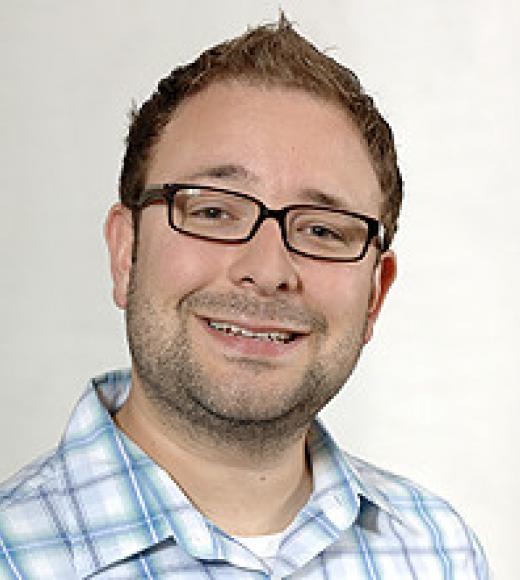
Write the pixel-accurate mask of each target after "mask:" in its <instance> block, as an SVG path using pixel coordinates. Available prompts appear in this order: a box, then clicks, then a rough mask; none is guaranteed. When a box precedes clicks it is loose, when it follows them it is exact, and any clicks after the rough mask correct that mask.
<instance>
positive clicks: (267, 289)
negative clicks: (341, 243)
mask: <svg viewBox="0 0 520 580" xmlns="http://www.w3.org/2000/svg"><path fill="white" fill-rule="evenodd" d="M235 249H236V252H237V257H236V259H235V260H234V261H233V263H232V264H231V267H230V269H229V276H230V278H231V281H232V282H233V284H235V285H237V286H240V287H243V288H246V287H250V288H251V289H252V290H255V291H256V292H257V293H258V294H259V295H262V296H273V295H276V294H278V293H280V292H282V293H286V292H294V291H296V290H298V289H299V288H300V286H301V281H300V276H299V272H298V269H297V268H296V265H295V264H294V261H293V257H292V254H290V252H289V251H288V250H287V249H286V247H285V246H284V243H283V240H282V237H281V232H280V227H279V225H278V223H277V222H276V220H273V219H268V220H266V221H264V222H263V223H262V225H261V226H260V228H259V229H258V231H257V232H256V234H255V235H254V237H253V239H251V240H250V241H249V242H246V243H245V244H243V245H240V246H237V247H236V248H235Z"/></svg>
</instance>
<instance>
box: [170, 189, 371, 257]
mask: <svg viewBox="0 0 520 580" xmlns="http://www.w3.org/2000/svg"><path fill="white" fill-rule="evenodd" d="M260 213H261V209H260V206H259V205H258V204H257V203H255V202H254V201H253V200H251V199H248V198H246V197H241V196H238V195H235V194H233V193H227V192H221V191H213V190H208V189H199V188H186V189H180V190H178V191H176V193H175V196H174V200H173V203H172V204H171V216H170V219H171V222H172V225H173V226H174V227H175V228H176V229H179V230H181V231H184V232H187V233H190V234H192V235H195V236H201V237H204V238H207V239H213V240H218V241H241V240H244V241H245V240H246V239H248V238H249V236H250V234H251V232H252V230H253V229H254V227H255V225H256V223H257V221H258V219H259V216H260ZM284 226H285V230H286V237H287V242H288V244H289V246H291V247H292V248H293V249H295V250H298V251H301V252H304V253H306V254H309V255H313V256H316V257H325V258H327V257H328V258H338V259H348V258H356V257H358V256H360V255H361V254H362V253H363V250H364V248H365V245H366V243H367V239H368V224H367V223H366V222H365V221H363V220H362V219H359V218H357V217H355V216H351V215H348V214H346V213H340V212H335V211H331V210H328V209H318V208H310V207H308V208H307V207H296V208H292V209H290V210H289V211H288V212H287V215H286V218H285V224H284Z"/></svg>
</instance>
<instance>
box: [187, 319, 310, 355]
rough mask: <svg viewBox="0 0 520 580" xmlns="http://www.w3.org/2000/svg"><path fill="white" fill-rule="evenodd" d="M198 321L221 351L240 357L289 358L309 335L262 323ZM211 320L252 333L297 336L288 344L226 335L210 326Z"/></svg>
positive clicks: (219, 320)
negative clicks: (276, 333)
mask: <svg viewBox="0 0 520 580" xmlns="http://www.w3.org/2000/svg"><path fill="white" fill-rule="evenodd" d="M196 319H197V320H198V322H199V324H200V326H201V327H202V328H203V330H204V331H205V332H206V333H207V334H208V335H209V336H210V338H211V339H212V340H214V341H215V342H216V343H217V345H218V348H219V350H224V351H225V352H227V353H228V354H230V355H231V356H237V355H238V356H241V357H247V358H255V359H273V358H280V357H283V356H289V355H291V354H292V353H293V352H294V351H295V350H296V349H297V348H298V347H299V346H301V345H302V343H303V342H304V341H305V338H306V337H307V336H308V335H309V332H302V331H301V330H300V329H296V328H292V327H288V326H283V325H273V323H265V322H260V321H254V322H252V321H248V322H247V323H246V322H244V321H236V320H229V319H223V318H218V317H217V318H215V317H206V316H197V317H196ZM210 320H211V321H214V322H221V323H225V324H232V325H235V326H239V327H241V328H244V329H245V330H249V331H250V332H287V333H291V334H295V335H296V336H295V337H294V338H293V339H292V340H291V341H290V342H287V343H284V342H274V341H270V340H258V339H255V338H248V337H245V336H240V335H233V334H226V333H224V332H222V331H220V330H216V329H215V328H212V327H211V326H210V325H209V321H210Z"/></svg>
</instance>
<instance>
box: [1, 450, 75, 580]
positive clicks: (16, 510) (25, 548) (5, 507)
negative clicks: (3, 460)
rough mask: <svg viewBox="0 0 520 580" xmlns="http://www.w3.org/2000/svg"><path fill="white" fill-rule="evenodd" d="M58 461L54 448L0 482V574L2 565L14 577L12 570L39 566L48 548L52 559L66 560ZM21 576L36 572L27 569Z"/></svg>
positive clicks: (61, 486) (62, 491) (31, 568)
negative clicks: (25, 573)
mask: <svg viewBox="0 0 520 580" xmlns="http://www.w3.org/2000/svg"><path fill="white" fill-rule="evenodd" d="M60 464H61V461H60V455H59V452H58V451H56V450H55V451H53V452H51V453H48V454H47V455H45V456H43V457H41V458H39V459H37V460H35V461H33V462H32V463H30V464H29V465H27V466H25V467H24V468H23V469H21V470H20V471H19V472H18V473H16V474H15V475H13V476H12V477H11V478H9V479H8V480H7V481H5V482H4V483H2V484H0V577H4V576H2V571H4V572H5V570H6V569H7V571H9V572H11V575H13V574H14V577H17V576H16V573H15V571H20V570H24V571H27V570H34V569H35V568H34V567H38V566H40V567H41V566H43V565H44V563H43V559H45V562H48V557H49V556H48V555H49V551H51V552H52V554H53V562H55V563H60V565H61V562H64V563H66V562H68V548H67V542H66V541H64V534H63V525H64V521H63V517H62V516H63V512H64V510H63V499H64V497H66V484H65V482H64V480H63V477H62V475H61V469H60ZM45 565H46V564H45ZM6 566H7V568H6ZM22 576H23V575H22ZM7 577H11V576H10V575H9V576H7ZM23 577H31V578H32V577H37V576H33V575H31V573H29V572H27V575H26V576H23Z"/></svg>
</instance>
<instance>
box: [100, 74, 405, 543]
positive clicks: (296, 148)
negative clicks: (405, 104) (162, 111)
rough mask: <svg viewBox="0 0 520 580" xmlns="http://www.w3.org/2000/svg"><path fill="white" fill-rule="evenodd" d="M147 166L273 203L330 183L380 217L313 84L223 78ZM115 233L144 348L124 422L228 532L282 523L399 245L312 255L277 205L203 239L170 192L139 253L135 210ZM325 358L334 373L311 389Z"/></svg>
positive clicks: (368, 169) (352, 204) (119, 287)
mask: <svg viewBox="0 0 520 580" xmlns="http://www.w3.org/2000/svg"><path fill="white" fill-rule="evenodd" d="M147 177H148V179H147V182H148V184H152V183H153V184H157V183H167V182H170V183H171V182H175V181H184V182H186V181H188V182H195V183H204V184H213V185H217V186H221V187H227V188H230V189H235V190H238V191H244V192H247V193H250V194H252V195H254V196H255V197H257V198H259V199H261V200H262V201H263V202H264V203H266V204H267V205H268V206H269V207H272V208H279V207H283V206H285V205H288V204H291V203H316V200H315V199H311V197H312V195H314V197H315V196H316V195H317V194H316V191H317V190H319V191H320V192H323V193H325V194H328V195H332V196H335V198H336V201H337V202H338V203H339V204H340V205H341V206H342V207H344V208H346V209H352V210H353V211H357V212H359V213H364V214H366V215H368V216H372V217H375V218H379V216H380V206H381V192H380V188H379V184H378V181H377V178H376V175H375V173H374V170H373V168H372V165H371V162H370V159H369V156H368V153H367V151H366V148H365V146H364V144H363V142H362V140H361V138H360V136H359V134H358V132H357V131H356V129H355V128H354V126H353V124H352V123H351V122H350V120H349V119H348V117H347V116H346V115H345V113H344V112H342V111H341V110H340V109H339V108H338V107H337V106H336V105H335V104H333V103H330V102H327V101H324V100H321V99H318V98H316V97H314V96H311V95H309V94H307V93H305V92H303V91H296V90H289V89H284V88H273V87H269V88H266V87H259V86H253V85H249V84H245V83H243V82H227V83H218V84H213V85H211V86H210V87H209V88H207V89H205V90H204V91H203V92H201V93H199V94H197V95H195V96H193V97H191V98H189V99H188V100H186V101H184V102H183V103H182V104H181V105H180V107H179V108H178V109H177V110H176V111H175V113H174V115H173V117H172V119H171V121H170V123H169V124H168V125H167V126H166V127H165V129H164V131H163V134H162V136H161V138H160V140H159V142H158V144H157V146H156V149H155V151H154V155H153V156H152V159H151V161H150V166H149V169H148V176H147ZM311 190H312V191H313V192H314V194H310V193H309V192H310V191H311ZM105 234H106V239H107V244H108V248H109V252H110V258H111V271H112V277H113V282H114V291H113V293H114V300H115V302H116V304H117V305H118V306H119V307H120V308H122V309H129V310H130V312H129V313H127V314H128V327H129V336H130V344H131V349H132V350H133V353H134V360H133V366H132V390H131V393H130V396H129V399H128V401H127V402H126V403H125V405H124V406H123V407H122V409H121V410H120V411H119V412H118V413H117V415H116V417H115V420H116V422H117V423H118V425H119V426H120V427H121V429H122V430H123V431H125V432H126V434H127V435H128V436H129V437H130V438H132V439H133V440H134V441H135V442H136V443H137V444H138V445H139V446H140V447H141V448H142V449H143V450H144V451H145V452H147V453H148V454H149V455H150V456H151V457H152V458H153V459H154V460H155V461H156V462H157V463H158V464H159V465H161V466H162V467H163V468H164V469H165V470H166V471H167V472H168V473H169V474H170V475H171V476H172V477H173V478H174V479H175V480H176V482H177V483H178V484H179V485H180V486H181V487H182V488H183V489H184V491H185V492H186V494H187V495H188V496H189V497H190V499H191V500H192V502H193V503H194V504H195V505H196V506H197V507H198V508H199V509H200V511H201V512H202V513H204V514H205V515H207V516H208V517H209V518H210V519H211V520H212V521H213V522H214V523H216V524H217V525H218V526H220V527H221V528H222V529H223V530H225V531H226V532H228V533H231V534H236V535H257V534H265V533H274V532H277V531H280V530H283V529H284V528H285V527H287V525H289V523H290V522H291V521H292V520H293V519H294V517H295V515H296V513H297V512H298V511H299V510H300V509H301V507H302V506H303V505H304V504H305V502H306V501H307V500H308V498H309V495H310V493H311V491H312V474H311V472H310V469H309V466H308V464H307V461H306V455H305V437H306V432H307V430H308V426H309V424H310V422H311V420H312V418H313V416H314V415H315V412H316V411H317V410H318V408H321V407H322V406H323V405H324V404H325V403H326V402H327V401H328V400H329V399H330V398H331V397H332V396H334V394H335V393H336V392H337V391H338V390H339V389H340V388H341V385H342V384H343V383H344V382H345V380H346V379H347V378H348V376H349V374H350V372H351V371H352V368H353V367H354V366H355V363H356V361H357V358H358V355H359V352H360V350H361V348H362V346H363V344H365V343H366V342H368V341H369V340H370V338H371V336H372V332H373V326H374V323H375V321H376V319H377V316H378V314H379V311H380V308H381V305H382V302H383V300H384V298H385V296H386V294H387V292H388V289H389V288H390V286H391V284H392V282H393V280H394V277H395V256H394V254H393V253H392V252H390V251H388V252H386V253H384V254H383V255H381V256H380V257H379V260H378V257H377V251H376V249H375V247H374V246H371V247H370V249H369V251H368V254H367V255H366V256H365V258H364V259H363V260H362V261H360V262H357V263H333V262H323V261H316V260H312V259H309V258H305V257H302V256H298V255H296V254H293V253H291V252H288V251H287V250H286V248H285V247H284V246H283V243H282V240H281V237H280V231H279V228H278V225H277V224H276V223H275V222H274V221H273V220H267V221H266V222H264V223H263V225H262V226H261V228H260V230H259V231H258V233H257V234H256V236H255V237H254V238H253V239H252V240H251V241H250V242H248V243H247V244H242V245H222V244H216V243H212V242H208V241H203V240H197V239H194V238H190V237H188V236H184V235H182V234H180V233H178V232H175V231H173V230H172V229H171V228H170V227H169V226H168V223H167V220H166V210H165V207H164V206H162V205H152V206H149V207H148V208H146V209H145V210H144V211H143V212H142V216H141V227H140V234H139V243H138V250H137V259H136V261H135V263H134V264H133V265H132V259H131V255H132V245H133V230H132V222H131V215H130V212H129V211H128V210H127V209H126V208H124V207H123V206H121V205H120V204H116V205H115V206H113V207H112V208H111V210H110V212H109V215H108V218H107V222H106V227H105ZM206 318H213V319H218V320H226V321H232V322H235V323H239V324H242V325H244V326H246V327H249V328H254V329H274V330H283V329H289V330H297V331H299V332H302V333H303V336H302V338H301V339H300V340H299V341H298V342H297V344H293V345H291V346H290V347H287V348H286V347H281V348H279V349H273V348H271V347H265V344H262V343H259V342H258V341H251V340H250V339H241V340H237V341H234V342H231V343H230V342H229V341H228V342H226V341H225V340H223V339H221V337H220V336H217V335H216V333H211V332H210V331H208V328H207V325H206V324H205V322H204V321H205V319H206ZM172 345H174V346H172ZM139 353H141V354H142V357H143V359H145V360H148V361H149V365H148V367H149V368H148V367H146V365H143V364H141V365H140V363H139V361H138V360H137V359H139V358H140V356H141V354H139ZM172 353H174V354H172ZM179 353H180V354H179ZM136 354H137V355H138V356H136ZM181 355H182V356H181ZM178 356H181V359H182V364H187V363H186V361H188V362H189V364H190V365H191V366H189V368H190V369H191V371H193V369H195V370H196V374H197V375H198V376H199V378H200V381H199V382H200V385H199V387H197V388H198V390H197V391H196V395H197V401H198V402H200V404H193V397H191V398H190V395H189V392H188V394H187V395H186V393H185V390H182V389H179V385H178V383H179V381H180V382H183V381H185V382H189V377H188V378H187V376H186V374H185V375H178V376H177V375H175V374H174V371H175V369H176V368H177V367H178V366H179V365H178V362H179V360H181V359H179V358H175V357H178ZM168 357H169V358H168ZM172 359H173V362H172ZM168 365H170V366H168ZM165 368H166V369H168V372H171V373H173V374H172V376H175V377H176V379H175V380H176V381H177V384H175V385H171V391H172V393H174V395H172V396H171V400H170V401H168V402H165V399H164V397H163V398H162V399H161V398H160V397H159V396H158V395H157V390H155V391H154V384H153V381H151V380H148V379H149V378H150V377H151V376H152V375H153V373H155V375H154V376H156V375H157V374H158V373H159V374H160V373H161V371H164V369H165ZM170 369H171V370H170ZM318 371H319V372H322V375H320V376H322V379H323V380H321V382H317V383H315V384H313V386H312V388H307V390H305V384H306V383H305V381H306V377H307V378H308V376H309V375H310V374H311V375H312V373H314V374H316V373H317V372H318ZM162 374H163V376H162V377H161V380H162V381H163V382H164V381H165V380H166V379H165V377H164V372H162ZM191 374H192V375H193V372H192V373H191ZM318 374H319V373H318ZM316 393H317V394H316ZM179 397H180V398H179ZM182 397H185V399H183V398H182ZM311 399H315V400H311ZM176 400H181V401H182V405H180V408H175V401H176ZM298 401H300V403H301V404H299V406H298V404H297V403H298ZM309 401H310V402H309ZM304 402H308V405H305V404H304ZM190 405H191V406H192V407H193V408H194V409H195V411H193V413H192V412H191V411H190V412H188V411H186V409H187V407H189V406H190ZM295 409H296V410H295ZM244 425H248V426H249V428H247V429H246V428H244ZM266 425H267V427H265V428H264V426H266Z"/></svg>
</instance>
